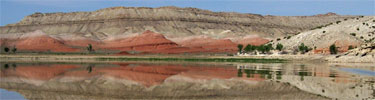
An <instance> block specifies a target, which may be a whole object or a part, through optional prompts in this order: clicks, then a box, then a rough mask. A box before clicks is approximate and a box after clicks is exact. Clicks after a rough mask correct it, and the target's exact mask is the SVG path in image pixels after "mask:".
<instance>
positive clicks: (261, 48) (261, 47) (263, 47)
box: [257, 45, 266, 53]
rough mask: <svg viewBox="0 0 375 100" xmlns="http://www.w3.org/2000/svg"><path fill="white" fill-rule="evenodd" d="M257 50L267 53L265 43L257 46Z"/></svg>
mask: <svg viewBox="0 0 375 100" xmlns="http://www.w3.org/2000/svg"><path fill="white" fill-rule="evenodd" d="M257 50H258V51H259V52H262V53H265V51H266V48H265V46H264V45H260V46H258V47H257Z"/></svg>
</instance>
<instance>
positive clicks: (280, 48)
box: [276, 43, 284, 51]
mask: <svg viewBox="0 0 375 100" xmlns="http://www.w3.org/2000/svg"><path fill="white" fill-rule="evenodd" d="M283 47H284V46H283V45H282V44H280V43H278V44H277V45H276V49H277V50H279V51H281V50H283Z"/></svg>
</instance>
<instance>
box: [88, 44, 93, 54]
mask: <svg viewBox="0 0 375 100" xmlns="http://www.w3.org/2000/svg"><path fill="white" fill-rule="evenodd" d="M86 49H87V51H88V52H89V53H91V52H94V49H93V48H92V45H91V44H88V45H87V47H86Z"/></svg>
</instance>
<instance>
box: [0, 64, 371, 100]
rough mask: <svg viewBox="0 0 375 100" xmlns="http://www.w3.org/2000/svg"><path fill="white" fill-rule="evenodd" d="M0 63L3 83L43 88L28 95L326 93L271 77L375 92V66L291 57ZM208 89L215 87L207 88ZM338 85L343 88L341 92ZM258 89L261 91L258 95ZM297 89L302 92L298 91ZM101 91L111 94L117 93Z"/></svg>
mask: <svg viewBox="0 0 375 100" xmlns="http://www.w3.org/2000/svg"><path fill="white" fill-rule="evenodd" d="M0 65H2V66H1V74H0V75H1V76H0V79H1V83H2V84H0V88H4V89H18V90H17V92H19V93H22V94H33V93H34V91H35V90H38V91H44V92H41V95H36V94H35V93H34V94H33V95H27V96H28V97H26V98H29V99H30V98H31V99H32V98H45V99H47V98H46V96H45V95H42V94H51V95H52V94H53V93H50V92H47V91H45V90H53V91H57V90H61V91H63V93H65V92H69V93H74V92H77V93H76V94H77V95H75V96H72V94H69V95H68V94H61V93H59V94H56V93H55V94H54V95H59V96H63V97H74V98H65V99H88V98H90V97H88V96H83V95H79V94H92V95H95V96H94V98H96V99H119V98H120V99H121V98H146V97H150V98H153V97H160V96H161V95H163V96H161V97H166V98H167V97H174V96H180V97H191V96H193V95H194V96H202V97H209V96H210V95H216V96H217V97H220V96H229V97H243V98H247V99H248V98H249V97H252V98H256V97H257V96H259V97H261V98H262V97H270V98H271V99H272V95H271V94H273V95H279V96H276V97H275V98H277V97H288V96H285V95H287V94H285V95H281V94H280V93H285V92H288V93H289V94H290V95H291V96H290V97H289V98H286V99H301V98H304V97H305V98H315V99H318V98H322V97H315V96H314V95H311V94H306V93H305V94H304V92H300V90H295V89H294V87H288V86H286V87H283V85H282V84H279V85H277V84H267V82H272V81H277V82H282V83H289V84H291V85H293V86H296V87H298V88H299V89H301V90H304V91H307V92H310V93H313V94H319V95H323V96H326V97H329V98H339V99H369V98H373V97H374V95H373V93H374V92H373V88H374V87H373V86H374V80H375V79H374V78H373V77H368V75H370V76H371V75H373V72H374V70H373V69H368V67H366V66H365V67H364V68H361V69H360V70H359V69H356V68H336V67H330V66H329V65H315V64H288V63H286V64H238V65H235V66H233V65H215V66H213V65H197V64H182V65H178V64H177V65H176V64H153V63H112V64H92V63H89V64H75V63H0ZM10 67H12V69H13V70H11V69H10ZM371 68H372V67H371ZM348 72H350V73H348ZM364 75H365V76H364ZM366 75H367V76H366ZM242 81H246V82H248V81H251V82H250V83H254V82H255V83H258V85H257V86H259V87H257V88H255V87H254V86H252V84H249V83H246V82H245V83H243V82H242ZM260 83H262V84H263V85H262V84H260ZM11 84H13V85H11ZM280 87H283V88H280ZM146 88H151V90H152V91H150V90H145V89H146ZM253 88H255V89H259V90H257V91H255V92H254V91H253V92H251V91H249V90H254V89H253ZM275 89H276V90H275ZM278 89H281V90H278ZM98 90H99V91H98ZM172 90H173V91H174V92H172V94H165V93H171V91H172ZM206 90H211V91H213V92H209V93H207V92H204V91H206ZM214 90H215V91H214ZM338 90H340V91H341V92H337V91H338ZM135 91H136V92H135ZM154 91H157V92H154ZM160 91H161V92H160ZM234 91H236V92H234ZM239 91H241V92H239ZM260 91H264V92H260ZM278 92H280V93H278ZM121 93H127V94H126V95H124V94H121ZM132 93H134V94H132ZM160 93H162V94H160ZM163 93H164V94H163ZM175 93H177V94H175ZM257 93H258V94H257ZM255 94H256V95H257V96H254V95H255ZM298 94H300V96H296V95H298ZM353 94H355V95H353ZM101 95H110V96H113V97H115V98H108V97H107V96H101ZM146 95H147V96H146ZM234 95H235V96H234ZM270 95H271V96H270ZM302 95H303V96H302ZM127 96H131V97H127ZM90 99H92V98H90Z"/></svg>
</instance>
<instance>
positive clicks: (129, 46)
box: [99, 31, 178, 51]
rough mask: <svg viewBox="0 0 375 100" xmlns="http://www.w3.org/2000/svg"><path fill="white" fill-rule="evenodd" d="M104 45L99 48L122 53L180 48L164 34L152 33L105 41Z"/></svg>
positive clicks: (147, 32)
mask: <svg viewBox="0 0 375 100" xmlns="http://www.w3.org/2000/svg"><path fill="white" fill-rule="evenodd" d="M103 43H104V44H102V45H100V46H99V48H101V49H111V50H120V51H155V50H161V49H168V48H172V47H177V46H178V45H177V44H176V43H174V42H173V41H170V40H168V39H166V38H165V37H164V36H163V35H162V34H159V33H154V32H152V31H146V32H143V33H142V34H139V35H135V36H129V37H125V38H117V39H111V40H103Z"/></svg>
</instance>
